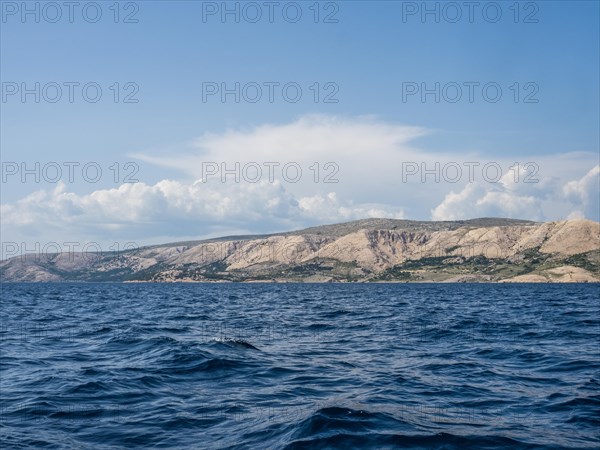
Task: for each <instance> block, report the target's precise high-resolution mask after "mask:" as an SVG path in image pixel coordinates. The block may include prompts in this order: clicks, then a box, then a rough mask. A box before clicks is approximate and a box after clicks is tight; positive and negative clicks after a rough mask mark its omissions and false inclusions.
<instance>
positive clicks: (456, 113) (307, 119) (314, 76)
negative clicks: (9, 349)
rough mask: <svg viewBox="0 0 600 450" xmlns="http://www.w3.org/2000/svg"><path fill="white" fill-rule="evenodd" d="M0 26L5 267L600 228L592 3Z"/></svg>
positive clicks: (141, 14) (255, 5) (220, 6)
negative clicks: (213, 248)
mask: <svg viewBox="0 0 600 450" xmlns="http://www.w3.org/2000/svg"><path fill="white" fill-rule="evenodd" d="M1 11H2V18H1V21H0V27H1V30H0V39H1V41H0V79H1V83H2V98H1V103H0V109H1V110H0V126H1V130H0V131H1V133H0V134H1V136H0V146H1V161H2V183H1V198H0V203H1V205H2V206H1V208H2V209H1V213H2V223H1V232H2V238H1V240H2V255H3V256H7V248H10V251H11V252H12V251H13V250H14V249H15V244H18V245H17V247H18V248H19V249H20V250H21V251H23V250H25V251H30V250H40V249H44V248H45V247H47V246H48V245H49V244H50V243H53V245H54V246H55V247H56V245H59V246H60V247H65V246H66V245H68V244H67V243H69V242H76V243H77V245H79V246H80V247H79V248H83V247H84V246H85V245H87V244H89V243H95V244H97V245H98V246H100V247H101V248H102V249H105V248H109V247H111V246H113V247H114V246H115V245H116V246H117V247H119V246H125V245H131V243H133V245H139V246H141V245H146V244H151V243H160V242H167V241H181V240H187V239H199V238H205V237H213V236H221V235H231V234H243V233H268V232H276V231H285V230H291V229H300V228H303V227H307V226H313V225H317V224H324V223H335V222H342V221H349V220H354V219H360V218H367V217H394V218H404V219H414V220H455V219H469V218H475V217H490V216H491V217H511V218H520V219H530V220H536V221H548V220H563V219H567V218H588V219H591V220H596V221H598V220H599V215H600V212H599V197H598V196H599V194H598V192H599V191H600V188H599V181H598V180H599V176H600V166H599V164H600V161H599V155H600V153H599V152H600V142H599V139H600V129H599V127H600V125H599V123H600V111H599V108H600V106H599V105H600V93H599V79H600V69H599V63H600V61H599V58H600V57H599V55H600V48H599V47H600V35H599V23H600V10H599V2H597V1H579V2H578V1H538V2H530V1H521V2H515V1H499V2H472V3H468V2H462V1H459V2H446V1H444V2H410V1H409V2H406V1H368V2H367V1H338V2H314V1H301V2H277V1H276V2H203V1H168V2H167V1H137V2H114V1H108V2H102V1H100V2H74V3H71V4H70V3H69V2H7V1H2V2H1ZM55 244H56V245H55Z"/></svg>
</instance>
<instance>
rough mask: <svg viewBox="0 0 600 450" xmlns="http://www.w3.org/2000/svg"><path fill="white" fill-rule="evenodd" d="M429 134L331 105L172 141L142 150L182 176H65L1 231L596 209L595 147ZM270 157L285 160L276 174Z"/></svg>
mask: <svg viewBox="0 0 600 450" xmlns="http://www.w3.org/2000/svg"><path fill="white" fill-rule="evenodd" d="M427 134H431V132H430V131H429V130H426V129H424V128H420V127H413V126H404V125H399V124H393V123H386V122H383V121H381V120H378V119H377V118H375V117H354V118H344V117H335V116H324V115H311V116H304V117H300V118H298V119H297V120H294V121H292V122H290V123H284V124H265V125H260V126H256V127H250V128H246V129H235V130H228V131H225V132H222V133H206V134H203V135H202V136H200V137H199V138H197V139H195V140H193V141H192V142H191V145H190V146H188V147H187V148H184V149H182V150H180V151H179V152H173V151H172V150H170V151H169V156H168V157H166V156H163V155H157V154H156V153H154V154H153V153H147V152H146V153H138V154H137V155H136V156H137V158H139V159H140V160H142V161H146V162H148V163H152V164H154V165H155V166H156V167H158V168H161V169H163V168H164V169H166V168H168V169H175V170H176V173H177V172H178V173H179V174H180V175H181V176H180V177H177V176H169V177H168V179H165V178H167V177H165V176H164V175H163V176H160V177H158V178H156V180H160V181H156V182H152V183H141V182H140V183H135V184H123V185H121V186H119V187H118V188H115V189H98V190H95V191H93V192H90V193H87V194H86V193H82V192H81V191H78V192H76V190H75V189H74V188H75V187H74V186H73V187H72V188H71V189H67V187H66V186H65V185H64V184H58V185H57V186H56V188H55V189H50V190H40V191H37V192H33V193H31V194H30V195H28V196H26V197H24V198H21V199H20V200H18V201H14V202H12V203H10V204H4V205H2V206H1V207H2V211H1V212H2V226H1V228H2V233H3V240H17V239H23V240H27V239H32V238H33V239H40V240H41V239H69V238H71V237H73V236H77V237H78V238H79V239H83V238H93V239H98V238H99V237H103V238H104V239H105V240H108V239H112V238H115V239H134V240H135V241H136V242H146V243H148V242H161V241H162V242H164V241H167V240H182V239H190V238H201V237H213V236H219V235H225V234H237V233H263V232H273V231H283V230H290V229H298V228H302V227H306V226H313V225H317V224H323V223H333V222H341V221H347V220H354V219H362V218H367V217H393V218H407V219H414V220H427V219H433V220H453V219H468V218H475V217H482V216H502V217H513V218H522V219H531V220H556V219H561V218H566V217H569V216H571V217H574V216H577V217H587V218H591V219H594V220H598V201H599V199H598V191H599V188H598V176H599V170H600V169H599V167H598V166H596V167H594V168H593V169H592V170H589V169H590V167H592V166H594V165H595V164H596V163H597V155H596V154H592V153H584V152H580V153H575V152H571V153H563V154H557V155H542V156H535V157H532V156H524V157H522V158H519V159H520V161H519V163H518V164H517V165H515V159H513V158H512V157H510V156H508V155H507V156H506V157H503V158H490V157H487V156H485V154H474V153H471V154H465V153H464V152H461V156H460V158H459V157H457V156H456V155H452V154H447V153H440V152H432V151H427V150H426V149H423V148H419V147H418V146H417V145H416V144H415V141H416V140H417V139H418V138H419V137H422V136H425V135H427ZM211 162H212V163H218V164H219V165H221V164H225V166H226V168H229V169H232V168H234V167H235V164H236V163H238V164H240V166H242V167H243V165H244V164H247V163H253V162H254V163H258V164H259V165H261V166H262V167H263V173H262V175H261V177H259V179H258V181H256V182H249V181H248V180H245V179H244V177H242V179H241V180H240V181H239V182H236V181H235V180H234V178H235V177H233V176H227V177H226V179H225V182H223V180H222V179H221V175H222V174H221V173H217V174H214V175H212V176H207V173H205V172H203V168H206V163H211ZM290 162H293V163H296V164H297V166H298V167H300V168H301V170H302V173H301V176H300V179H299V180H295V181H290V180H288V179H286V178H285V177H284V176H283V171H282V167H283V165H284V164H286V163H290ZM265 163H275V164H277V165H276V166H275V169H274V172H273V179H271V173H269V172H268V170H267V168H266V166H265ZM329 163H331V165H329V166H328V165H327V164H329ZM315 164H316V165H315ZM213 168H214V166H213ZM332 168H333V171H332V170H331V169H332ZM408 168H410V171H407V169H408ZM486 168H487V169H491V170H487V169H486ZM432 171H433V172H435V173H432ZM456 174H458V175H459V176H458V177H455V175H456ZM331 175H333V176H332V177H330V179H328V180H327V181H329V182H326V180H325V178H326V177H327V176H331ZM449 177H451V178H452V179H451V180H449V179H448V178H449ZM331 178H332V179H331ZM79 187H80V186H79ZM436 205H437V206H436Z"/></svg>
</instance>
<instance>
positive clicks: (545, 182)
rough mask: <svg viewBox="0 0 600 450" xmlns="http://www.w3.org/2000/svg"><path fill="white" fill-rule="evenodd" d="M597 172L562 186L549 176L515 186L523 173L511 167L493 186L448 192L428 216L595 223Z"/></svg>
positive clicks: (437, 217)
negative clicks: (581, 219) (565, 220)
mask: <svg viewBox="0 0 600 450" xmlns="http://www.w3.org/2000/svg"><path fill="white" fill-rule="evenodd" d="M599 173H600V167H599V166H596V167H594V168H593V169H591V170H590V171H589V172H588V173H587V174H585V175H584V176H583V177H582V178H580V179H578V180H573V181H569V182H567V183H564V184H562V185H561V184H560V183H557V181H556V180H555V179H553V178H551V177H547V178H543V179H540V180H538V181H537V182H536V183H519V182H518V181H517V180H520V179H522V178H523V176H526V175H527V173H526V171H524V170H523V169H519V168H515V169H513V170H512V171H510V173H507V174H506V175H505V176H503V177H502V178H501V179H500V180H499V182H497V183H489V184H483V183H472V184H468V185H467V186H465V187H464V189H462V190H461V191H459V192H450V193H449V194H447V195H446V196H445V198H444V200H443V201H442V202H441V203H440V204H439V205H438V206H437V207H435V208H434V209H433V210H432V211H431V217H432V219H433V220H456V219H467V218H475V217H485V216H490V217H511V218H519V219H529V220H536V221H542V220H555V219H564V218H575V217H577V218H584V217H586V218H589V219H592V220H596V221H597V220H598V207H599V206H598V204H599V201H600V199H599V191H600V189H599V186H598V183H599ZM578 207H580V208H579V209H577V208H578ZM574 208H575V209H574Z"/></svg>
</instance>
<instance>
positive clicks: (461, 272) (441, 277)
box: [0, 218, 600, 283]
mask: <svg viewBox="0 0 600 450" xmlns="http://www.w3.org/2000/svg"><path fill="white" fill-rule="evenodd" d="M0 280H1V281H2V282H36V281H46V282H47V281H123V282H125V281H127V282H135V281H152V282H193V281H197V282H209V281H211V282H224V281H243V282H515V283H517V282H598V281H600V224H599V223H597V222H592V221H589V220H579V219H578V220H566V221H560V222H547V223H535V222H529V221H522V220H512V219H496V218H483V219H474V220H465V221H453V222H418V221H409V220H395V219H365V220H359V221H354V222H348V223H342V224H335V225H325V226H319V227H314V228H307V229H305V230H300V231H294V232H286V233H278V234H271V235H261V236H232V237H223V238H219V239H210V240H204V241H192V242H179V243H171V244H164V245H156V246H150V247H144V248H140V249H137V250H131V251H125V252H120V253H112V252H111V253H103V254H100V253H92V254H90V253H87V254H82V253H58V254H48V255H34V254H27V255H23V256H16V257H13V258H10V259H7V260H4V261H2V262H0Z"/></svg>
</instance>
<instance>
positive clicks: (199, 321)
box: [0, 283, 600, 449]
mask: <svg viewBox="0 0 600 450" xmlns="http://www.w3.org/2000/svg"><path fill="white" fill-rule="evenodd" d="M1 294H2V295H1V308H0V311H1V313H0V345H1V352H0V408H1V409H0V447H2V448H6V449H20V448H46V449H120V448H173V449H187V448H191V449H213V448H228V449H229V448H231V449H324V448H330V449H392V448H412V449H468V448H474V449H500V448H510V449H521V448H522V449H563V448H565V449H568V448H572V449H576V448H578V449H579V448H590V449H591V448H595V449H597V448H600V285H599V284H520V285H505V284H391V283H390V284H357V283H347V284H291V283H290V284H284V283H282V284H266V283H265V284H258V283H256V284H254V283H248V284H236V283H213V284H204V283H182V284H158V283H148V284H146V283H125V284H118V283H114V284H112V283H98V284H92V283H23V284H20V283H14V284H2V286H1Z"/></svg>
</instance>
